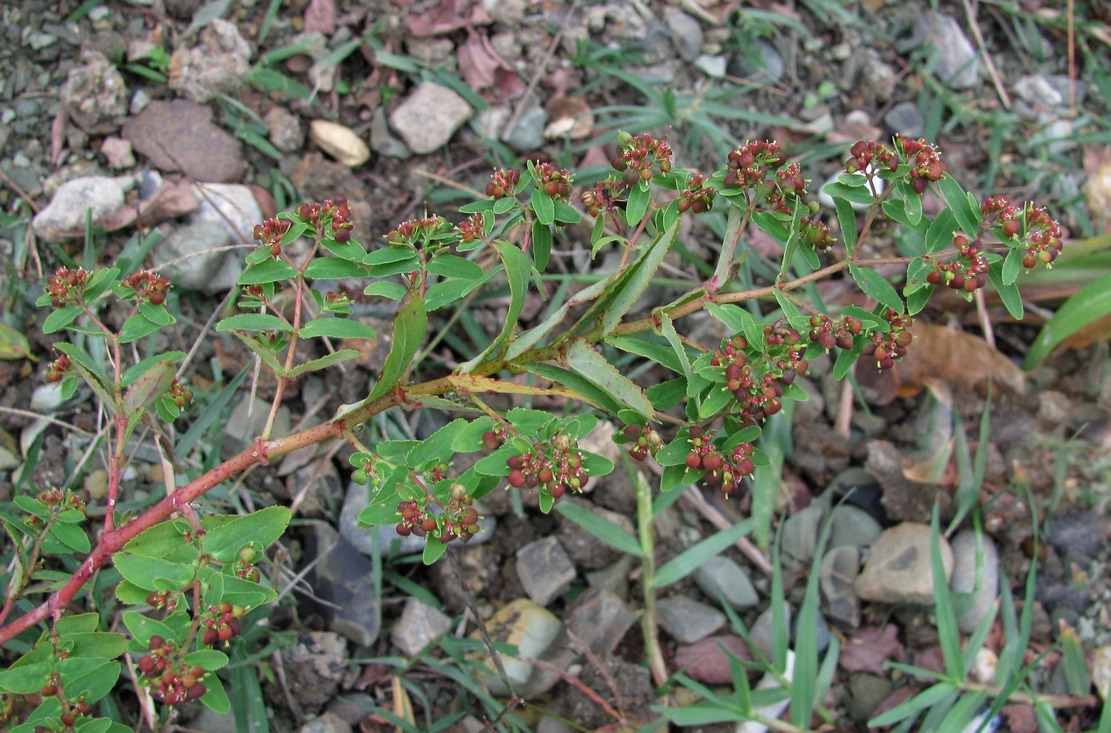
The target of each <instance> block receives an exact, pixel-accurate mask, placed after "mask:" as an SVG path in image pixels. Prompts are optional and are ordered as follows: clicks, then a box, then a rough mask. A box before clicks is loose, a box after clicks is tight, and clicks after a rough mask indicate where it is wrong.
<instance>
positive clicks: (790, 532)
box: [781, 505, 824, 563]
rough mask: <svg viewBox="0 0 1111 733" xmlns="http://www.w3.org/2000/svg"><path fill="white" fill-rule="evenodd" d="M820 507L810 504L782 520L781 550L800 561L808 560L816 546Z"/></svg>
mask: <svg viewBox="0 0 1111 733" xmlns="http://www.w3.org/2000/svg"><path fill="white" fill-rule="evenodd" d="M823 513H824V511H823V509H822V507H820V506H815V505H811V506H808V507H804V508H803V509H800V510H799V511H797V512H795V513H794V514H792V515H791V516H789V517H787V519H786V520H785V521H784V522H783V535H782V540H781V542H782V549H783V552H784V553H785V554H787V555H790V556H791V557H793V558H795V559H796V560H798V561H800V562H804V563H805V562H810V560H811V558H813V557H814V552H815V550H816V549H817V547H818V530H819V528H820V527H821V523H822V514H823Z"/></svg>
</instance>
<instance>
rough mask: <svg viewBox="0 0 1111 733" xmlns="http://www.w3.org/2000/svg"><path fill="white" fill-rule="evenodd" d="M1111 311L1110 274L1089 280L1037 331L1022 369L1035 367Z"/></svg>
mask: <svg viewBox="0 0 1111 733" xmlns="http://www.w3.org/2000/svg"><path fill="white" fill-rule="evenodd" d="M1108 314H1111V275H1104V276H1103V277H1100V278H1098V279H1096V280H1093V281H1092V282H1090V283H1088V284H1087V285H1085V286H1084V287H1082V288H1081V289H1080V290H1079V291H1077V292H1076V294H1075V295H1073V296H1072V297H1071V298H1069V299H1068V300H1066V301H1065V302H1064V303H1063V304H1062V305H1061V307H1060V308H1058V309H1057V313H1055V314H1054V315H1053V317H1052V318H1050V319H1049V320H1048V321H1046V323H1045V325H1044V326H1042V330H1041V332H1039V333H1038V336H1037V338H1035V339H1034V343H1033V344H1031V346H1030V350H1029V351H1028V352H1026V358H1025V359H1024V360H1023V362H1022V368H1023V369H1025V370H1026V371H1030V370H1032V369H1033V368H1034V367H1036V366H1037V365H1038V364H1041V363H1042V361H1043V360H1044V359H1045V358H1046V357H1047V356H1049V354H1050V352H1052V351H1053V350H1054V349H1055V348H1057V346H1058V345H1060V344H1061V343H1063V342H1064V341H1065V340H1066V339H1068V338H1069V337H1070V336H1072V335H1073V334H1075V333H1076V332H1077V331H1079V330H1080V329H1082V328H1084V327H1085V326H1087V325H1088V324H1090V323H1093V322H1095V321H1096V320H1098V319H1100V318H1103V317H1104V316H1106V315H1108Z"/></svg>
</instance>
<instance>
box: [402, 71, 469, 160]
mask: <svg viewBox="0 0 1111 733" xmlns="http://www.w3.org/2000/svg"><path fill="white" fill-rule="evenodd" d="M473 114H474V110H473V109H471V106H470V105H469V104H467V100H465V99H463V98H462V97H460V96H459V95H458V94H456V93H455V91H454V90H452V89H449V88H448V87H445V86H441V85H439V84H436V83H435V82H430V81H426V82H421V84H420V86H418V87H417V88H416V89H415V90H413V93H412V94H410V95H409V97H408V98H407V99H406V100H405V101H404V102H402V103H401V104H400V106H398V108H397V109H395V110H394V111H393V112H392V113H391V114H390V125H392V126H393V129H394V130H395V131H397V134H398V135H400V136H401V139H402V140H404V141H405V144H406V145H408V146H409V149H410V150H412V151H413V152H414V153H417V154H425V153H431V152H433V151H435V150H439V149H440V148H442V147H443V146H444V145H446V144H447V143H448V141H449V140H451V136H452V135H454V134H455V131H456V130H458V129H459V127H460V126H461V125H462V124H463V123H464V122H466V121H467V120H469V119H470V118H471V115H473Z"/></svg>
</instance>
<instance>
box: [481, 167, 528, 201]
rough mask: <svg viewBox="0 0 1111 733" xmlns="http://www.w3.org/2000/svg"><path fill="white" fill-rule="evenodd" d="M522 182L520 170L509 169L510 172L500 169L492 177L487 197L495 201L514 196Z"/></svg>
mask: <svg viewBox="0 0 1111 733" xmlns="http://www.w3.org/2000/svg"><path fill="white" fill-rule="evenodd" d="M520 182H521V171H520V170H518V169H517V168H509V169H508V170H507V169H505V168H499V169H497V170H495V171H494V175H493V176H491V177H490V182H489V183H487V184H486V195H487V196H489V197H490V198H495V199H500V198H504V197H505V196H512V195H513V192H514V191H515V190H516V189H517V184H518V183H520Z"/></svg>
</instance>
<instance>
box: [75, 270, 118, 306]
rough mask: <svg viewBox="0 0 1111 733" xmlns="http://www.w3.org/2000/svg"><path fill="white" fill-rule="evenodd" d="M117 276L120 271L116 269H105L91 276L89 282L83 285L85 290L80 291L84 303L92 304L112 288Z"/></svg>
mask: <svg viewBox="0 0 1111 733" xmlns="http://www.w3.org/2000/svg"><path fill="white" fill-rule="evenodd" d="M119 275H120V269H119V268H118V267H107V268H105V269H103V270H97V271H96V272H94V273H93V276H92V277H91V278H89V282H87V283H85V288H84V290H83V291H82V295H83V297H84V299H85V302H86V303H92V302H93V301H95V300H96V299H97V298H99V297H100V295H101V294H102V293H104V292H105V291H106V290H108V288H110V287H112V285H113V284H114V283H115V281H116V278H118V277H119Z"/></svg>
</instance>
